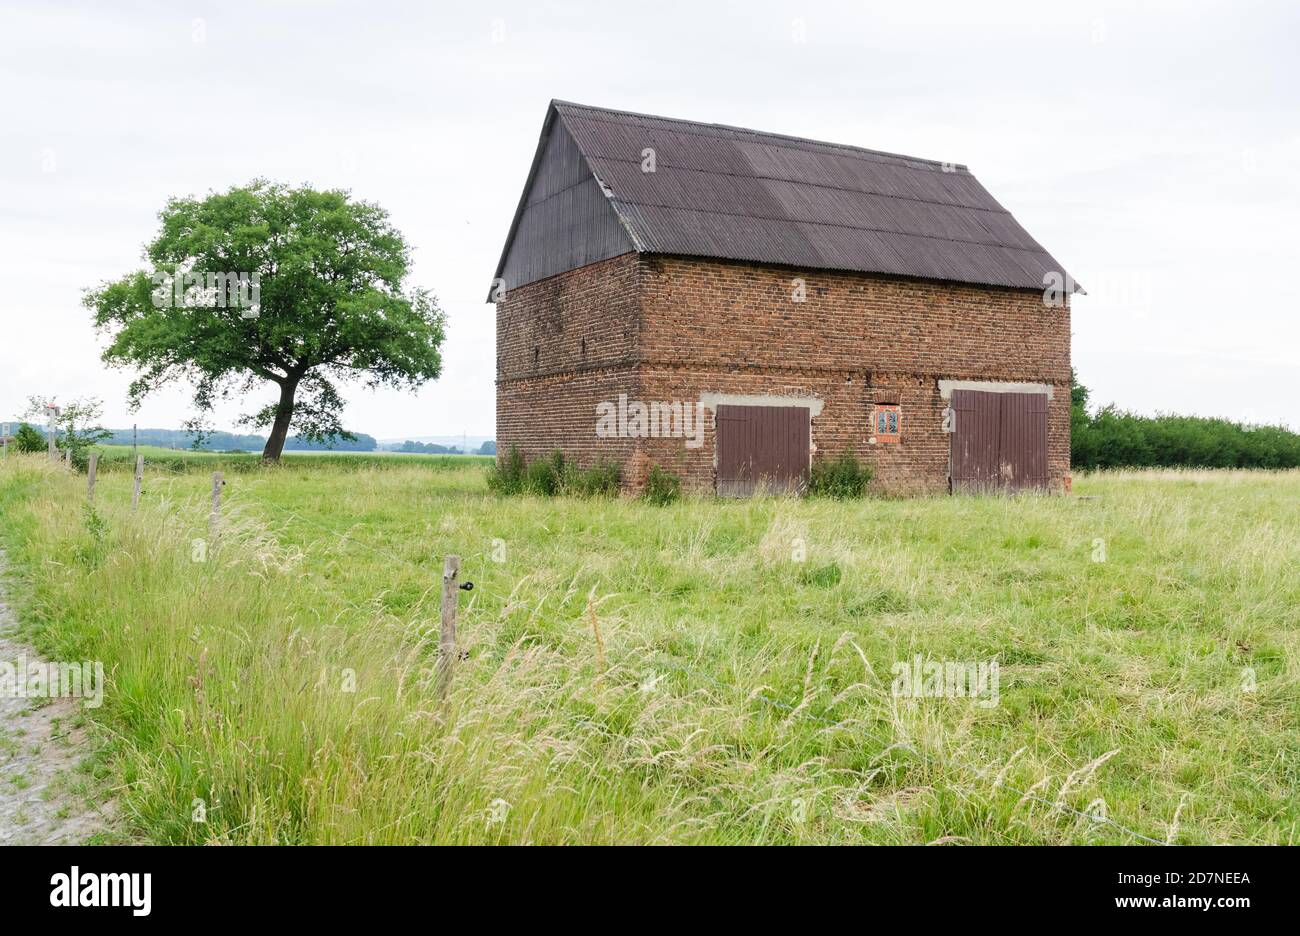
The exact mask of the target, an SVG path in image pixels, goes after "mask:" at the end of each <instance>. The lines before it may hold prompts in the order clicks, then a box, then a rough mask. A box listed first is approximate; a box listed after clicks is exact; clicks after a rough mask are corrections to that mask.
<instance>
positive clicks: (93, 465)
mask: <svg viewBox="0 0 1300 936" xmlns="http://www.w3.org/2000/svg"><path fill="white" fill-rule="evenodd" d="M98 467H99V453H98V452H91V453H90V466H89V467H88V468H87V469H86V503H87V504H88V505H89V506H91V507H94V506H95V470H96V469H97V468H98Z"/></svg>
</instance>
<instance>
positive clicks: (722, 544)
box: [0, 456, 1300, 844]
mask: <svg viewBox="0 0 1300 936" xmlns="http://www.w3.org/2000/svg"><path fill="white" fill-rule="evenodd" d="M228 481H229V484H228V486H227V489H226V503H225V515H224V518H223V527H222V529H221V534H220V537H219V540H218V543H217V545H216V548H215V552H212V551H209V554H208V557H207V561H205V562H195V561H193V557H194V555H195V548H194V542H193V541H194V540H195V539H205V538H206V537H207V531H206V515H207V508H206V500H205V494H206V489H207V486H208V482H207V480H206V477H205V476H204V475H203V474H201V473H184V474H164V473H154V474H151V475H150V476H149V477H148V478H147V480H146V485H145V487H146V492H147V493H146V497H145V500H144V503H143V504H142V507H141V510H140V512H139V513H138V514H136V515H132V514H131V512H130V510H129V498H130V493H129V489H130V478H129V475H127V474H126V473H116V474H114V473H109V474H107V475H106V476H104V477H102V478H101V479H100V482H99V488H98V491H97V497H98V501H97V508H96V517H97V520H96V521H95V522H89V521H88V517H87V513H86V508H85V507H84V500H85V498H84V479H83V478H76V477H70V476H68V475H67V474H65V473H63V472H62V471H60V470H52V469H49V468H47V467H46V465H45V464H44V462H43V461H42V460H41V459H40V458H39V457H24V458H16V457H12V456H11V457H10V459H9V460H8V461H7V462H6V463H4V464H3V465H2V466H0V535H2V536H3V537H4V539H5V542H6V545H7V549H8V552H9V559H10V563H11V565H12V566H13V567H14V571H15V572H16V573H17V574H18V575H19V581H18V582H17V583H15V585H14V588H13V591H14V598H15V603H16V604H17V606H18V610H19V612H20V616H21V617H22V619H23V621H24V622H25V625H26V632H27V634H28V635H29V637H30V638H31V639H32V640H34V641H35V642H36V643H37V645H38V646H39V647H40V649H42V650H43V651H44V652H46V653H47V654H48V655H50V656H51V657H52V658H55V659H99V660H103V661H104V663H105V668H106V670H107V671H108V672H109V674H110V675H109V687H108V692H107V694H106V701H105V705H104V707H103V708H102V709H100V710H98V711H97V712H96V713H95V715H96V718H97V719H98V720H99V721H100V722H101V724H102V726H103V728H104V734H103V737H104V738H105V739H106V744H105V747H104V749H103V750H102V751H101V752H100V753H99V754H98V763H99V766H100V769H101V771H103V772H106V773H107V774H108V775H109V777H110V780H109V782H108V784H107V786H108V788H109V789H111V790H113V791H114V795H115V796H116V797H117V799H118V801H119V813H120V815H121V816H122V817H123V822H124V826H125V828H126V830H127V831H128V833H129V834H131V835H134V836H137V837H139V838H141V839H144V840H150V841H161V842H190V843H196V842H241V843H242V842H290V843H344V842H347V843H384V842H482V843H492V842H533V843H552V842H693V843H704V842H721V843H726V842H745V843H788V842H817V843H837V842H872V843H882V844H890V843H920V842H930V841H935V840H947V841H963V842H970V843H988V844H992V843H1011V842H1025V843H1067V842H1070V843H1093V842H1110V843H1127V842H1130V841H1133V839H1132V838H1131V837H1130V836H1129V835H1128V834H1127V833H1126V832H1124V831H1123V830H1122V829H1120V828H1118V827H1117V826H1114V825H1110V824H1105V823H1097V822H1094V821H1091V820H1088V819H1085V818H1081V817H1080V816H1079V815H1078V814H1077V813H1076V812H1072V811H1070V810H1071V809H1073V810H1078V811H1081V812H1089V813H1091V812H1096V811H1098V810H1100V809H1102V807H1101V806H1098V805H1097V803H1098V801H1104V803H1105V806H1104V809H1105V811H1106V813H1107V814H1108V815H1109V816H1110V817H1111V818H1112V819H1114V820H1115V821H1116V822H1118V823H1121V824H1122V825H1123V826H1125V827H1129V828H1132V829H1134V830H1137V831H1140V832H1142V833H1143V834H1145V835H1148V836H1150V837H1153V838H1155V839H1157V840H1161V841H1163V840H1164V839H1165V838H1166V837H1171V838H1172V840H1174V841H1177V842H1183V843H1211V842H1212V843H1220V842H1241V841H1258V842H1277V843H1293V842H1294V841H1295V838H1296V834H1297V833H1296V828H1297V820H1300V806H1298V805H1297V798H1296V797H1295V795H1294V790H1295V788H1296V786H1297V780H1300V775H1297V773H1296V768H1295V766H1294V765H1296V764H1297V763H1300V760H1298V759H1297V753H1298V752H1300V729H1298V728H1297V718H1296V714H1297V711H1298V710H1300V705H1298V703H1300V692H1298V691H1297V662H1296V661H1297V658H1298V657H1297V649H1300V647H1298V646H1297V644H1298V643H1300V638H1298V637H1297V629H1296V627H1295V615H1296V609H1297V608H1300V577H1297V576H1295V575H1294V569H1295V567H1296V562H1297V559H1300V532H1298V531H1300V498H1297V494H1300V474H1297V473H1284V474H1271V475H1258V474H1247V473H1229V474H1223V473H1212V472H1202V473H1161V474H1158V475H1157V474H1153V475H1142V474H1136V473H1116V474H1110V475H1106V476H1097V477H1088V476H1085V477H1082V478H1080V479H1078V481H1077V483H1076V485H1075V489H1076V491H1077V492H1078V493H1081V494H1088V495H1092V496H1094V497H1096V498H1098V499H1097V500H1087V501H1080V500H1077V499H1067V498H1017V499H997V498H978V497H974V498H956V499H953V498H934V499H919V500H902V501H877V500H868V501H861V502H856V501H815V500H814V501H799V500H793V499H787V498H757V499H753V500H747V501H714V500H709V499H699V498H684V499H682V500H680V501H678V502H677V503H673V504H670V505H667V506H653V505H649V504H646V503H643V502H641V501H638V500H633V499H628V498H621V499H604V500H598V501H593V500H589V499H580V498H569V497H535V496H528V495H523V496H520V497H516V498H499V497H496V496H494V495H491V494H489V493H488V492H487V491H486V485H485V482H484V470H483V469H482V468H481V467H477V466H473V465H463V466H461V467H458V468H443V469H435V468H432V467H431V466H429V465H425V464H418V463H410V464H403V465H399V466H396V467H388V466H384V467H378V466H373V465H368V464H364V463H362V464H353V465H345V464H334V463H312V464H310V465H297V466H295V467H294V468H293V469H292V470H274V469H272V470H266V471H253V472H249V473H248V474H246V475H239V476H234V477H230V478H228ZM1098 541H1102V544H1101V545H1102V553H1103V554H1104V559H1105V561H1104V562H1101V561H1093V560H1094V559H1095V558H1097V556H1098ZM451 552H454V553H458V554H459V555H461V556H462V558H463V571H462V576H463V577H464V578H468V579H471V580H473V581H474V583H475V585H476V587H475V589H474V591H473V592H470V593H465V594H464V595H463V597H462V600H461V614H460V637H461V646H462V648H463V649H464V650H465V651H466V654H467V657H466V659H465V660H463V661H461V662H459V663H458V664H457V667H456V671H455V675H454V678H453V681H452V684H451V688H450V691H449V693H448V696H447V698H446V700H445V701H444V702H442V703H441V704H440V703H439V702H438V700H437V698H436V694H435V692H434V690H433V686H432V679H433V675H434V669H435V666H436V662H437V656H436V646H437V629H438V623H437V617H438V600H439V588H440V584H439V580H440V572H441V562H442V556H443V555H444V554H446V553H451ZM915 654H921V655H923V656H924V657H925V658H927V659H937V660H944V659H949V660H976V659H978V660H987V659H997V660H999V661H1000V664H1001V674H1002V686H1001V704H1000V705H998V706H996V707H993V708H981V707H978V706H975V705H972V704H971V703H970V701H969V700H962V699H921V700H913V699H900V698H895V697H894V696H893V695H892V694H891V691H890V683H891V679H892V676H891V672H890V670H891V666H892V664H893V663H894V662H896V661H900V660H909V659H911V658H912V657H913V656H914V655H915ZM1247 668H1249V669H1250V670H1251V672H1252V674H1253V679H1254V681H1255V688H1254V691H1252V692H1244V691H1242V687H1243V673H1244V672H1245V670H1246V669H1247ZM351 690H355V691H351ZM1112 751H1115V752H1116V753H1114V754H1110V756H1109V757H1105V755H1107V754H1109V752H1112ZM1103 758H1104V759H1103ZM1025 793H1031V794H1032V796H1030V797H1026V796H1025V795H1024V794H1025ZM1057 804H1059V807H1058V805H1057ZM199 806H202V813H203V818H204V819H205V820H206V821H204V822H196V821H194V816H195V815H196V814H197V813H196V809H197V808H198V807H199ZM1066 807H1068V808H1066ZM1180 807H1181V809H1180ZM1175 816H1177V821H1176V822H1175Z"/></svg>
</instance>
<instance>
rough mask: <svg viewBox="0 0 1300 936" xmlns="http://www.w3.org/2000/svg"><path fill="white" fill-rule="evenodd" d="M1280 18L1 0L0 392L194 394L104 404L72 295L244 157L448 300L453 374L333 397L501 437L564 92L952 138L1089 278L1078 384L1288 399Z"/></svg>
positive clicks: (944, 152) (1293, 163)
mask: <svg viewBox="0 0 1300 936" xmlns="http://www.w3.org/2000/svg"><path fill="white" fill-rule="evenodd" d="M990 6H992V9H990V8H989V7H990ZM1297 37H1300V5H1297V4H1294V3H1286V2H1278V3H1274V4H1268V3H1242V2H1238V3H1194V2H1182V3H1143V4H1137V3H1133V4H1112V3H1089V2H1072V3H1066V4H1061V5H1059V6H1057V5H1053V4H1049V3H1044V2H1026V3H1004V4H1000V5H985V4H982V3H973V2H969V0H965V2H954V3H948V2H932V0H925V2H917V3H899V2H897V0H891V2H880V3H877V2H865V3H863V2H859V3H839V4H836V3H806V2H793V3H765V2H755V0H749V2H740V3H735V4H721V3H706V2H691V3H682V4H673V3H665V2H655V3H634V4H616V3H611V2H608V0H607V2H602V3H591V4H582V3H541V2H532V3H528V2H520V3H493V2H488V3H484V4H477V3H458V4H425V3H415V2H411V3H383V2H375V0H367V2H364V3H342V2H340V3H306V2H302V3H292V2H281V3H258V4H255V3H230V2H223V3H216V2H210V3H204V4H195V3H186V2H173V3H164V2H158V3H126V2H118V3H114V4H109V3H80V4H77V3H57V2H36V0H31V2H28V3H17V2H12V0H0V88H3V92H0V95H2V96H0V127H2V128H3V130H2V131H0V132H2V133H3V143H4V145H3V146H2V147H0V258H3V261H2V262H3V268H2V269H0V277H2V278H0V282H2V283H3V289H4V294H5V302H4V303H3V311H2V312H0V417H8V416H11V415H14V414H16V413H17V412H18V411H19V410H20V409H21V408H22V405H23V403H24V401H25V400H26V398H27V396H29V395H32V394H38V395H58V396H61V397H65V398H66V397H69V396H76V395H86V394H89V395H94V396H99V397H101V398H102V399H103V401H104V404H105V415H106V422H107V424H108V425H110V426H113V427H123V426H129V425H130V424H131V423H132V422H136V423H139V424H140V425H141V426H166V427H171V426H176V425H178V424H179V423H180V421H181V420H182V419H184V418H185V417H186V416H188V415H190V409H189V405H188V401H189V394H188V392H187V390H186V389H185V388H180V387H178V388H176V389H172V390H168V391H164V392H163V393H160V394H158V395H157V396H155V397H153V398H152V399H151V400H150V401H149V402H148V403H146V405H145V406H144V407H143V408H142V409H141V411H140V412H139V413H138V414H134V415H132V414H130V413H129V412H128V411H127V408H126V403H125V391H126V386H127V383H128V382H129V376H128V375H127V374H125V373H122V372H116V371H108V370H106V369H105V368H104V367H103V365H102V364H101V363H100V361H99V357H98V355H99V352H100V350H101V349H102V347H103V344H104V342H103V339H102V338H100V337H97V336H96V335H95V334H94V332H93V330H92V329H91V327H90V324H89V315H88V313H87V311H86V310H85V309H84V308H83V307H82V306H81V304H80V296H81V291H82V289H83V288H85V287H88V286H92V285H95V284H98V283H99V282H101V281H103V280H106V279H110V278H117V277H119V276H121V275H123V274H125V273H127V272H128V271H130V270H133V269H136V268H138V267H139V266H141V250H142V248H143V245H144V243H145V242H146V241H147V240H149V239H150V238H151V237H152V236H153V234H154V233H155V229H156V213H157V212H158V210H159V209H160V208H161V207H162V205H163V203H164V202H165V200H166V199H167V198H168V196H171V195H181V194H202V193H204V192H206V191H209V190H212V189H217V190H220V189H224V188H226V187H228V186H230V185H233V184H237V183H243V182H247V181H248V180H250V179H252V178H254V177H256V176H264V177H267V178H271V179H275V180H280V181H285V182H290V183H301V182H307V183H310V184H312V185H315V186H318V187H329V186H342V187H346V188H350V189H351V190H352V191H353V193H354V194H355V195H357V196H359V197H362V198H365V199H369V200H373V201H377V202H379V203H380V204H381V205H383V206H384V207H385V208H387V209H388V211H389V212H390V213H391V215H392V218H393V220H394V222H395V223H396V225H397V227H398V228H399V229H400V230H401V231H402V232H403V233H404V234H405V235H406V236H407V238H408V239H409V240H410V242H411V243H412V244H413V245H414V246H415V257H416V263H415V269H414V277H413V280H414V283H415V284H417V285H421V286H425V287H428V288H430V289H432V290H433V291H434V292H435V293H436V294H437V295H438V296H439V297H440V300H441V303H442V305H443V306H444V308H445V309H446V310H447V312H448V316H449V338H448V341H447V343H446V344H445V346H444V361H445V367H444V374H443V377H442V378H441V379H440V380H439V381H437V382H436V383H434V384H431V385H429V386H427V387H426V388H425V389H424V390H422V391H420V392H419V393H416V394H403V393H394V392H385V393H371V392H369V391H364V390H362V389H359V388H351V389H348V390H347V391H346V396H347V398H348V400H349V406H348V409H347V411H346V414H345V418H344V421H345V424H346V425H348V426H349V427H350V428H354V429H357V430H360V431H363V432H369V433H371V434H373V435H375V436H378V437H381V438H385V437H391V436H399V437H405V436H416V435H439V434H460V433H462V432H468V433H470V434H481V435H491V434H492V433H493V431H494V428H493V420H494V417H493V413H494V404H493V376H494V375H493V367H494V360H495V352H494V335H493V330H494V325H493V315H492V307H491V306H490V305H487V304H485V303H484V302H483V301H482V299H483V296H484V295H485V293H486V290H487V287H488V285H489V283H490V280H491V277H492V274H493V271H494V268H495V265H496V261H497V258H498V255H499V253H500V249H501V246H502V242H503V240H504V238H505V234H506V229H507V227H508V225H509V222H510V218H511V215H512V213H513V211H514V207H515V204H516V202H517V200H518V198H519V193H520V189H521V187H522V185H523V182H524V177H525V175H526V173H527V170H528V165H529V162H530V160H531V158H532V155H533V151H534V148H535V146H536V142H537V136H538V133H539V131H540V128H541V122H542V118H543V116H544V114H545V108H546V104H547V101H548V100H549V99H550V98H552V97H555V98H562V99H566V100H572V101H578V102H581V103H586V104H594V105H600V106H607V107H617V108H626V109H629V110H636V111H643V112H648V113H654V114H663V115H666V116H672V117H685V118H690V119H696V120H706V121H712V122H716V123H726V124H733V125H739V126H748V127H753V128H756V129H760V130H769V131H773V132H780V133H788V134H794V135H798V136H807V137H813V138H817V139H825V140H832V141H835V142H842V143H850V144H856V145H860V146H866V147H871V148H874V149H883V150H889V151H893V152H899V153H906V154H909V155H914V156H921V157H927V158H931V159H940V160H948V161H954V162H963V163H966V164H968V165H969V166H970V167H971V169H972V170H973V171H974V172H975V174H976V175H977V176H978V177H979V178H980V180H981V181H982V182H983V183H984V185H985V186H986V187H987V188H988V189H989V190H990V191H991V192H992V193H993V195H994V197H996V198H997V199H998V200H999V201H1001V202H1002V203H1003V204H1004V205H1005V206H1006V207H1007V208H1009V209H1010V210H1011V211H1012V212H1013V213H1014V214H1015V215H1016V217H1017V218H1018V219H1019V221H1020V222H1021V223H1022V224H1023V225H1024V226H1025V227H1026V229H1028V231H1029V232H1030V233H1031V234H1032V235H1033V236H1034V237H1035V238H1037V239H1038V240H1039V241H1040V242H1041V243H1042V244H1043V245H1044V246H1045V247H1046V248H1047V249H1048V250H1049V251H1050V252H1051V253H1052V254H1053V255H1054V256H1055V257H1057V259H1059V260H1060V261H1061V262H1062V263H1063V264H1064V265H1065V267H1066V268H1067V269H1069V270H1070V271H1071V272H1072V273H1074V274H1075V275H1076V276H1077V277H1078V278H1079V281H1080V282H1081V283H1083V285H1084V286H1085V287H1086V288H1087V289H1088V290H1089V293H1090V295H1088V296H1086V297H1080V298H1078V299H1076V303H1075V309H1074V362H1075V365H1076V367H1077V368H1078V369H1079V373H1080V375H1081V377H1082V379H1083V381H1084V382H1085V383H1086V384H1088V385H1089V386H1090V387H1092V388H1093V390H1094V398H1095V399H1096V400H1097V401H1099V402H1104V401H1110V400H1113V401H1116V402H1118V403H1120V404H1121V405H1123V406H1126V407H1129V408H1132V409H1135V410H1138V411H1142V412H1154V411H1157V410H1163V411H1179V412H1188V413H1200V414H1204V415H1222V416H1228V417H1231V418H1245V419H1250V420H1258V421H1266V422H1277V421H1283V422H1287V423H1289V424H1290V425H1291V426H1293V427H1295V428H1300V418H1297V417H1296V416H1295V415H1294V413H1293V411H1292V408H1291V398H1292V396H1293V392H1294V389H1295V387H1294V384H1295V382H1296V378H1297V377H1298V376H1300V316H1297V315H1296V314H1295V312H1296V305H1297V301H1296V299H1295V297H1294V293H1293V291H1292V290H1291V289H1290V288H1289V286H1290V284H1289V278H1290V276H1292V275H1294V274H1295V273H1296V272H1297V270H1300V263H1297V260H1300V244H1298V241H1300V176H1298V171H1300V66H1297V60H1298V59H1300V56H1297V54H1296V43H1297ZM268 399H270V397H269V394H268V396H266V397H265V398H263V397H257V398H256V399H249V400H248V401H247V406H246V407H245V409H247V410H251V409H254V408H256V406H260V405H261V404H262V403H263V402H265V401H266V400H268ZM240 411H241V410H240V408H237V407H230V408H227V409H224V410H222V411H219V412H218V415H217V419H216V424H217V426H218V427H220V428H231V427H233V422H234V417H235V416H236V415H237V414H238V412H240Z"/></svg>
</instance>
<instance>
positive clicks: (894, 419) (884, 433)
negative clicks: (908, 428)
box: [871, 403, 902, 442]
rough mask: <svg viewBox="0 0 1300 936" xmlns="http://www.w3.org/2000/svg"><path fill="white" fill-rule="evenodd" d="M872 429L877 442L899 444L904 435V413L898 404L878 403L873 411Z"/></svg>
mask: <svg viewBox="0 0 1300 936" xmlns="http://www.w3.org/2000/svg"><path fill="white" fill-rule="evenodd" d="M871 428H872V431H873V435H874V436H875V440H876V441H877V442H897V441H899V438H900V436H901V433H902V413H901V412H900V411H899V407H898V404H896V403H877V404H876V405H875V407H874V408H873V409H872V414H871Z"/></svg>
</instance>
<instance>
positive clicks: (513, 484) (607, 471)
mask: <svg viewBox="0 0 1300 936" xmlns="http://www.w3.org/2000/svg"><path fill="white" fill-rule="evenodd" d="M619 481H620V475H619V469H618V465H616V464H613V463H611V462H601V463H599V464H597V465H596V466H594V467H592V468H580V467H579V466H577V465H575V464H574V463H573V462H572V461H569V460H568V459H566V458H565V457H564V453H563V452H561V451H559V450H556V451H554V452H552V453H551V454H550V455H548V456H546V457H545V458H539V459H536V460H534V461H532V462H525V460H524V456H523V455H522V454H521V453H520V451H519V449H518V448H517V447H516V446H513V445H512V446H510V450H509V451H508V452H507V453H506V457H505V458H504V459H502V460H501V462H500V464H496V465H493V466H492V467H491V468H490V469H489V470H488V489H489V490H492V491H495V492H496V493H498V494H536V495H538V496H539V497H556V496H559V495H562V494H576V495H579V496H582V497H611V496H614V495H617V494H618V490H619Z"/></svg>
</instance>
